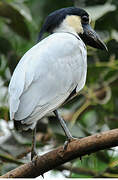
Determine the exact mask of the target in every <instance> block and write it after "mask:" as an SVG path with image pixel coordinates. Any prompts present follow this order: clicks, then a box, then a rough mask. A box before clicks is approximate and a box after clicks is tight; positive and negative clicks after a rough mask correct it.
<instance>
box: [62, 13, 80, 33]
mask: <svg viewBox="0 0 118 180" xmlns="http://www.w3.org/2000/svg"><path fill="white" fill-rule="evenodd" d="M65 21H66V22H67V24H68V25H69V26H70V27H72V28H73V29H74V30H75V31H76V32H77V33H81V34H83V27H82V24H81V17H80V16H76V15H68V16H67V17H66V19H65Z"/></svg>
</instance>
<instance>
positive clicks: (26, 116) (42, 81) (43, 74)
mask: <svg viewBox="0 0 118 180" xmlns="http://www.w3.org/2000/svg"><path fill="white" fill-rule="evenodd" d="M56 42H58V41H56ZM64 45H65V44H64ZM64 45H61V44H60V46H62V47H64ZM55 46H57V44H56V45H54V46H53V47H55ZM58 46H59V45H58ZM70 46H71V44H70ZM45 47H46V46H45ZM36 48H38V47H37V46H36V47H35V48H34V50H33V51H32V53H34V56H33V58H34V59H32V60H31V61H30V60H29V59H28V58H27V55H26V59H28V60H25V61H21V63H20V65H19V66H18V67H17V68H16V72H15V73H14V75H13V77H12V80H11V83H10V88H9V94H10V106H11V107H10V114H11V119H15V120H17V121H22V123H23V124H32V123H35V122H36V121H37V120H39V119H40V118H42V117H43V116H44V115H46V114H47V113H48V112H50V111H53V110H54V109H56V108H58V107H59V106H60V105H61V104H62V103H63V102H64V101H65V100H66V99H67V98H68V96H69V95H70V93H71V92H72V91H73V89H74V88H75V87H76V86H77V82H76V81H75V79H74V78H73V72H72V66H71V65H70V62H71V60H73V62H74V59H73V58H74V57H75V58H80V59H81V53H80V55H79V56H77V57H76V56H73V57H72V53H74V52H75V51H73V50H75V49H74V47H73V49H72V47H71V50H72V51H70V57H69V56H64V55H63V54H62V52H63V51H62V50H61V57H59V55H55V57H54V54H49V56H48V55H46V53H44V56H43V53H42V51H43V50H42V49H41V48H40V49H41V51H38V53H36V52H37V51H36ZM67 51H68V50H67ZM76 51H79V49H76ZM51 52H54V49H53V50H52V51H51ZM59 53H60V52H59ZM78 53H79V52H77V54H78ZM41 54H42V55H41ZM39 56H40V59H39V60H38V61H36V60H35V59H38V58H39ZM52 57H53V58H52ZM57 57H59V58H57ZM71 57H72V59H71ZM24 58H25V57H24ZM69 58H70V59H69ZM44 59H45V60H44ZM68 59H69V61H68ZM34 60H35V61H34ZM76 60H77V59H75V61H76ZM24 62H25V63H24ZM77 68H78V67H77ZM19 69H20V70H19ZM77 72H78V76H81V75H80V74H81V71H80V72H79V71H77ZM19 73H22V74H21V77H19ZM79 73H80V74H79ZM19 79H20V82H21V84H20V85H18V83H17V82H18V80H19ZM15 83H16V84H17V86H16V84H15ZM14 92H15V93H14ZM14 95H15V96H14ZM15 105H16V107H15Z"/></svg>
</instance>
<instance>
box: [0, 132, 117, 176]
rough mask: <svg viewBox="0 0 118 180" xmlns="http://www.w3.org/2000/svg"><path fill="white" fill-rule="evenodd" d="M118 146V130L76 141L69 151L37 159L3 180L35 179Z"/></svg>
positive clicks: (48, 154)
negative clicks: (11, 179) (71, 162)
mask: <svg viewBox="0 0 118 180" xmlns="http://www.w3.org/2000/svg"><path fill="white" fill-rule="evenodd" d="M117 145H118V129H114V130H110V131H107V132H103V133H100V134H96V135H92V136H88V137H85V138H82V139H80V140H78V139H76V140H73V141H72V142H70V143H69V145H68V147H67V150H65V151H63V147H62V146H61V147H58V148H57V149H55V150H52V151H50V152H48V153H46V154H44V155H42V156H40V157H38V158H37V159H35V161H34V162H35V163H32V162H29V163H27V164H24V165H21V166H20V167H18V168H16V169H14V170H12V171H10V172H8V173H7V174H5V175H3V176H1V178H8V177H12V178H19V177H20V178H34V177H37V176H40V175H42V174H44V173H45V172H47V171H49V170H52V169H55V168H56V167H58V166H60V165H62V164H64V163H66V162H68V161H71V160H73V159H75V158H78V157H82V156H84V155H86V154H88V155H89V154H91V153H93V152H97V151H99V150H103V149H106V148H111V147H115V146H117Z"/></svg>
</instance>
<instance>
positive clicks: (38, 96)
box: [8, 7, 107, 160]
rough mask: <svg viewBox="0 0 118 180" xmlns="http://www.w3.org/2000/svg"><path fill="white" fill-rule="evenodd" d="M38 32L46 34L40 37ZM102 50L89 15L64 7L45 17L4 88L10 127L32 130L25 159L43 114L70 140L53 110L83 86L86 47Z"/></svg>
mask: <svg viewBox="0 0 118 180" xmlns="http://www.w3.org/2000/svg"><path fill="white" fill-rule="evenodd" d="M44 33H48V36H47V37H45V38H43V36H44ZM87 45H89V46H91V47H93V48H97V49H101V50H107V46H106V45H105V43H104V42H103V41H102V40H101V39H100V37H99V35H98V34H97V33H96V32H95V31H94V30H93V29H92V27H91V25H90V18H89V14H88V13H87V12H86V11H85V10H84V9H82V8H79V7H67V8H62V9H59V10H56V11H54V12H52V13H51V14H49V15H48V16H47V18H46V19H45V21H44V24H43V25H42V28H41V30H40V33H39V36H38V41H37V43H36V44H35V45H34V46H33V47H32V48H31V49H29V50H28V51H27V52H26V53H25V54H24V55H23V57H22V58H21V60H20V61H19V63H18V64H17V66H16V68H15V70H14V72H13V75H12V77H11V80H10V84H9V90H8V92H9V107H10V119H11V120H13V121H14V126H15V128H16V129H21V130H28V129H32V132H33V137H32V150H31V160H32V159H33V158H34V157H35V155H36V147H35V146H36V139H35V138H36V137H35V135H36V125H37V122H38V121H39V120H40V119H42V118H43V117H45V116H46V115H47V114H48V113H50V112H53V113H54V115H55V116H56V118H57V119H58V120H59V122H60V124H61V126H62V128H63V130H64V132H65V135H66V137H67V141H66V142H65V144H64V149H66V147H67V145H68V143H69V142H70V141H71V140H72V139H73V136H72V135H71V133H70V130H69V129H68V128H67V126H66V123H65V121H64V119H63V118H62V117H61V116H60V114H59V113H58V108H59V107H60V106H61V105H63V104H64V103H66V102H67V100H69V99H70V98H72V97H73V95H77V94H78V92H79V91H80V90H81V89H82V88H83V87H84V85H85V82H86V76H87V48H86V46H87Z"/></svg>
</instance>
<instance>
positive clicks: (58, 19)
mask: <svg viewBox="0 0 118 180" xmlns="http://www.w3.org/2000/svg"><path fill="white" fill-rule="evenodd" d="M45 32H48V33H54V32H71V33H77V34H78V35H79V36H80V37H81V39H82V40H83V41H84V43H85V44H86V45H89V46H92V47H94V48H98V49H103V50H107V47H106V45H105V44H104V42H103V41H102V40H101V39H100V37H99V35H98V34H97V33H96V32H95V31H94V30H93V29H92V27H91V26H90V19H89V15H88V13H87V12H86V11H85V10H83V9H81V8H76V7H68V8H63V9H59V10H56V11H54V12H53V13H51V14H50V15H49V16H48V17H47V18H46V20H45V23H44V25H43V26H42V29H41V31H40V34H39V39H38V41H40V40H41V38H42V36H43V33H45Z"/></svg>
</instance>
